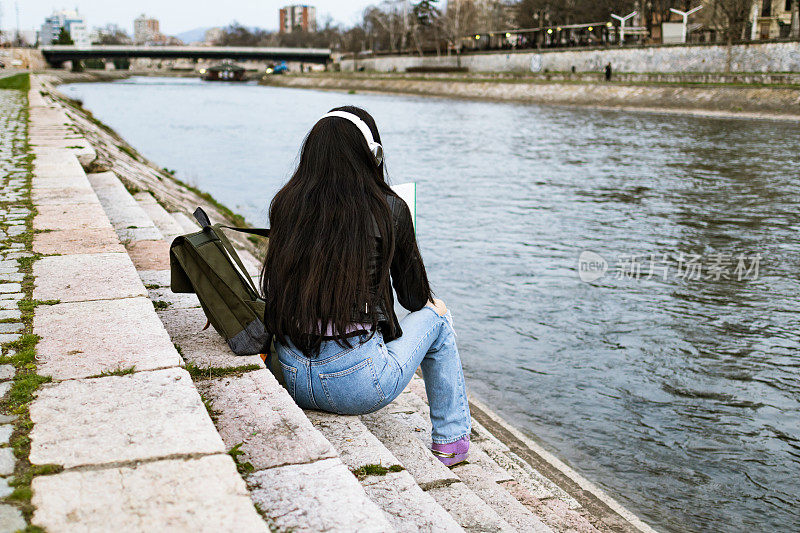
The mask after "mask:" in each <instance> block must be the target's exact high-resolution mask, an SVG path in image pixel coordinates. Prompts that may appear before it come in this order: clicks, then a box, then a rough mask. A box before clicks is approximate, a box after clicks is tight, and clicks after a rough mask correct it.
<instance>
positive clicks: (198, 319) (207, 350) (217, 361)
mask: <svg viewBox="0 0 800 533" xmlns="http://www.w3.org/2000/svg"><path fill="white" fill-rule="evenodd" d="M158 316H159V318H161V321H162V323H163V324H164V327H165V328H166V329H167V332H168V333H169V335H170V338H171V339H172V342H174V343H175V344H176V345H178V346H179V347H180V349H181V354H182V355H183V358H184V360H185V361H187V362H191V363H194V364H195V365H197V366H201V367H209V366H213V367H232V366H242V365H261V364H262V362H261V358H260V357H259V356H258V355H249V356H241V355H236V354H234V353H233V352H232V351H231V349H230V348H229V347H228V345H227V344H226V343H225V340H224V339H223V338H222V337H221V336H220V334H219V333H217V332H216V331H215V330H214V328H212V327H211V326H209V327H208V329H206V330H205V331H203V327H205V325H206V316H205V314H204V313H203V310H202V309H200V308H192V309H172V310H166V311H159V312H158Z"/></svg>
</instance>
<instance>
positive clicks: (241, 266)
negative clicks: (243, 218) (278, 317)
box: [204, 224, 258, 295]
mask: <svg viewBox="0 0 800 533" xmlns="http://www.w3.org/2000/svg"><path fill="white" fill-rule="evenodd" d="M224 227H226V226H222V225H220V224H214V225H213V226H211V228H212V229H215V230H217V231H215V232H214V233H215V234H216V235H217V237H219V242H220V243H221V244H222V247H223V248H224V249H225V252H226V253H227V254H228V256H230V258H231V259H232V260H233V261H234V262H235V263H236V266H238V267H239V269H240V275H242V276H243V277H244V280H245V283H247V285H248V287H250V288H251V289H252V290H253V293H254V294H256V295H257V294H258V289H256V285H255V283H253V278H251V277H250V275H249V274H248V273H247V269H246V268H245V267H244V263H242V260H241V259H240V258H239V254H238V253H236V250H235V249H234V248H233V245H232V244H231V241H229V240H228V236H227V235H225V232H223V231H220V230H219V229H220V228H224ZM204 229H205V228H204Z"/></svg>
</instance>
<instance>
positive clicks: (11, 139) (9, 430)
mask: <svg viewBox="0 0 800 533" xmlns="http://www.w3.org/2000/svg"><path fill="white" fill-rule="evenodd" d="M25 109H26V101H25V93H23V92H22V91H14V90H0V344H2V345H3V358H2V360H3V361H4V362H5V363H4V364H1V365H0V398H2V401H0V404H2V405H3V407H4V408H3V413H0V498H2V499H6V498H7V497H8V496H10V495H12V492H14V488H13V485H14V483H13V479H14V478H13V475H14V472H15V469H16V465H17V459H16V456H15V454H14V448H13V447H12V445H11V440H12V435H14V432H15V427H14V424H15V421H16V420H17V415H15V414H13V413H11V414H9V411H11V410H12V409H11V407H10V405H9V404H8V400H7V398H8V395H9V392H10V391H11V389H12V386H13V384H14V377H15V375H16V372H17V370H16V368H15V366H14V365H13V364H8V363H7V361H11V360H12V358H13V357H14V355H15V354H16V352H15V351H14V350H13V349H11V348H9V343H14V342H16V341H19V339H20V337H21V336H22V334H23V333H24V330H25V324H24V323H23V320H22V311H21V309H20V302H21V301H22V300H25V299H26V298H28V297H27V296H26V294H25V291H24V290H23V280H24V278H25V273H24V271H23V265H22V263H21V262H20V261H19V259H21V258H27V257H31V254H30V252H29V251H28V250H26V247H27V244H26V242H30V234H29V231H28V220H27V219H28V217H29V216H30V214H31V208H30V202H29V199H28V192H29V186H30V185H29V182H28V170H29V169H28V165H27V160H26V158H27V143H26V137H27V123H26V114H25ZM12 345H13V344H12ZM25 526H26V523H25V520H24V519H23V517H22V513H21V511H20V509H19V508H18V507H17V506H15V505H11V504H9V503H0V531H15V530H17V529H21V528H24V527H25Z"/></svg>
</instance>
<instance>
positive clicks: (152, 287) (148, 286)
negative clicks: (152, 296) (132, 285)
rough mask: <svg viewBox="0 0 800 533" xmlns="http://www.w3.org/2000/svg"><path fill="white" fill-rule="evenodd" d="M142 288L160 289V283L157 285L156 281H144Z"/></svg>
mask: <svg viewBox="0 0 800 533" xmlns="http://www.w3.org/2000/svg"><path fill="white" fill-rule="evenodd" d="M144 288H145V289H147V290H149V291H152V290H155V289H160V288H161V285H158V284H156V283H146V284H145V286H144Z"/></svg>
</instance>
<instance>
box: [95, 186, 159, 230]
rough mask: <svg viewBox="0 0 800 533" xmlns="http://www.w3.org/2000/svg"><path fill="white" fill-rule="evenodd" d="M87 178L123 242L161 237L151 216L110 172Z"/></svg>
mask: <svg viewBox="0 0 800 533" xmlns="http://www.w3.org/2000/svg"><path fill="white" fill-rule="evenodd" d="M88 178H89V182H90V183H91V185H92V188H93V189H94V191H95V193H97V197H98V198H99V199H100V205H102V206H103V209H104V210H105V212H106V215H107V216H108V219H109V220H110V221H111V224H112V225H113V226H114V229H115V230H116V232H117V235H119V238H120V240H121V241H122V242H123V243H126V242H133V241H160V240H163V239H164V237H163V235H161V232H160V231H158V228H156V225H155V224H154V223H153V220H152V219H151V218H150V217H149V216H147V213H145V211H144V210H143V209H142V207H141V206H140V205H139V204H138V203H137V202H136V200H135V199H134V198H133V196H131V193H129V192H128V190H127V189H126V188H125V186H124V185H123V184H122V182H121V181H120V180H119V178H117V176H116V175H115V174H114V173H113V172H99V173H97V174H89V175H88Z"/></svg>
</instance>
